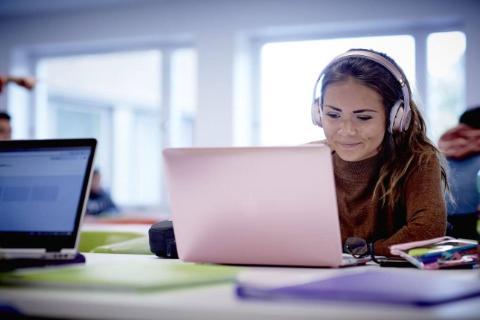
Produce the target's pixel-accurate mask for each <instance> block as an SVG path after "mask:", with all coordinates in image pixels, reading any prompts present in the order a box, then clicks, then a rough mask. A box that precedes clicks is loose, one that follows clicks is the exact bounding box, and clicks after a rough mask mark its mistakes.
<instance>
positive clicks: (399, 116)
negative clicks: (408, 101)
mask: <svg viewBox="0 0 480 320" xmlns="http://www.w3.org/2000/svg"><path fill="white" fill-rule="evenodd" d="M403 117H404V109H403V100H397V102H395V104H394V105H393V107H392V110H391V111H390V127H389V128H388V131H389V132H390V133H395V132H401V131H402V122H403Z"/></svg>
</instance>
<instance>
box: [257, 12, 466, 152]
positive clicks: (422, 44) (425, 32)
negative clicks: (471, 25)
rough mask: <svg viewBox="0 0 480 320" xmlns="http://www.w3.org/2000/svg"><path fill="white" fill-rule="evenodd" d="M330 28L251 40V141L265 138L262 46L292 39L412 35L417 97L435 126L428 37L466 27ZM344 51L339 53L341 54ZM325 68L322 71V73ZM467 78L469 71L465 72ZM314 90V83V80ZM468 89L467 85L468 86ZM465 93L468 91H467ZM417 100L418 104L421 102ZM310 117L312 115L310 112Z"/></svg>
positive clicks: (272, 33)
mask: <svg viewBox="0 0 480 320" xmlns="http://www.w3.org/2000/svg"><path fill="white" fill-rule="evenodd" d="M324 29H326V31H319V30H318V29H315V30H306V31H295V30H293V29H292V30H290V31H289V30H285V29H284V30H282V31H279V32H275V31H268V32H263V33H259V34H257V35H255V36H253V37H251V40H250V55H251V58H250V59H251V65H252V74H251V81H250V88H249V90H250V92H251V115H252V117H251V121H250V128H251V132H252V134H251V141H250V142H251V144H252V145H259V144H260V140H261V139H260V137H261V132H260V130H261V123H260V121H261V107H262V106H261V91H262V88H261V50H262V46H263V45H265V44H268V43H275V42H289V41H292V42H294V41H312V40H329V39H338V38H355V37H375V36H397V35H410V36H412V37H413V39H414V43H415V53H414V56H415V83H416V86H415V89H416V97H415V98H416V99H415V101H418V102H419V108H420V110H421V112H422V114H423V115H424V119H425V122H426V124H427V128H429V127H430V126H432V123H431V120H430V119H429V118H428V114H429V108H430V105H429V103H430V102H429V101H428V91H427V90H428V84H427V82H428V69H427V39H428V36H429V35H430V34H431V33H438V32H451V31H460V32H463V33H465V27H464V25H463V24H462V23H460V22H458V21H432V22H425V23H422V24H410V25H405V24H404V23H399V25H396V26H395V25H393V26H388V25H387V26H385V25H384V24H383V25H380V24H379V23H378V25H376V26H368V25H363V26H358V25H356V26H348V25H346V26H342V27H339V28H338V29H339V30H338V31H334V30H332V29H335V28H324ZM340 53H341V52H339V54H340ZM320 71H321V70H319V71H318V72H319V73H320ZM464 77H466V74H465V75H464ZM312 90H313V83H312ZM465 90H466V88H465ZM464 96H465V94H464ZM418 102H417V103H418ZM307 116H308V115H307Z"/></svg>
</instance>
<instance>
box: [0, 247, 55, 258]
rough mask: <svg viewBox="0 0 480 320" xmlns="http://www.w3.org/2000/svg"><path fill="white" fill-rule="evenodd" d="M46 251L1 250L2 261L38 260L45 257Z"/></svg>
mask: <svg viewBox="0 0 480 320" xmlns="http://www.w3.org/2000/svg"><path fill="white" fill-rule="evenodd" d="M46 252H47V250H45V249H0V259H19V258H25V259H36V258H43V257H45V254H46Z"/></svg>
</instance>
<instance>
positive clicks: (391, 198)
mask: <svg viewBox="0 0 480 320" xmlns="http://www.w3.org/2000/svg"><path fill="white" fill-rule="evenodd" d="M352 50H365V49H352ZM367 51H370V52H373V53H376V54H379V55H381V56H382V57H384V58H385V59H387V60H388V61H390V62H391V63H393V64H394V65H395V66H396V67H397V68H398V69H399V70H400V71H401V72H402V73H403V71H402V69H401V68H400V67H399V66H398V65H397V64H396V62H395V61H394V60H393V59H392V58H390V57H389V56H387V55H386V54H384V53H380V52H376V51H373V50H367ZM323 73H324V76H323V79H322V88H321V90H322V97H323V96H324V93H325V89H326V88H327V87H328V86H329V85H330V84H333V83H336V82H341V81H346V80H348V79H349V78H353V79H355V80H356V81H358V82H360V83H361V84H363V85H365V86H367V87H369V88H371V89H373V90H375V92H377V93H378V94H379V95H380V96H381V97H382V100H383V106H384V107H385V114H386V123H385V128H388V127H389V125H390V123H389V122H390V117H389V115H390V110H391V109H392V107H393V105H394V104H395V102H396V101H398V100H399V99H402V95H403V94H402V90H401V86H400V83H399V81H398V80H397V79H396V78H395V77H394V76H393V74H392V73H391V72H390V71H388V70H387V69H386V68H385V67H383V66H382V65H381V64H379V63H377V62H374V61H372V60H370V59H367V58H363V57H358V56H351V57H347V58H343V59H339V61H338V62H334V63H333V64H330V65H329V66H327V69H326V70H324V72H323ZM405 79H406V78H405ZM407 86H408V90H409V92H411V90H410V85H409V84H408V81H407ZM322 105H323V101H322ZM410 108H411V113H412V119H411V122H410V126H409V127H408V129H407V130H406V131H405V132H394V133H393V134H392V133H390V132H388V130H385V136H384V139H383V142H382V146H381V151H380V153H381V158H382V164H381V166H380V169H379V179H378V180H377V183H376V185H375V188H374V193H373V196H372V201H377V200H380V201H381V203H382V205H383V207H386V208H388V209H390V210H394V208H395V204H396V203H397V202H398V200H399V199H400V198H401V196H402V193H403V190H404V186H405V182H406V180H407V179H408V177H409V176H410V174H411V173H412V172H413V170H414V169H415V168H418V167H420V166H421V165H422V164H424V163H427V162H428V161H430V160H431V159H432V158H436V159H438V161H439V162H440V168H441V178H442V182H443V186H444V189H445V190H446V191H448V182H447V173H446V166H445V160H444V158H443V157H442V155H441V154H440V152H439V151H438V149H437V148H436V147H435V146H434V145H433V144H432V142H431V141H430V140H429V139H428V138H427V134H426V128H425V121H424V120H423V118H422V115H421V114H420V111H419V109H418V107H417V105H416V104H415V102H414V101H413V100H412V99H410Z"/></svg>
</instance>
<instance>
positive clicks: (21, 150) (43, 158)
mask: <svg viewBox="0 0 480 320" xmlns="http://www.w3.org/2000/svg"><path fill="white" fill-rule="evenodd" d="M82 141H83V143H82ZM89 141H90V143H88V142H89ZM91 141H92V140H91V139H83V140H45V141H41V140H39V141H30V142H17V143H15V141H11V142H9V143H6V142H2V143H1V144H0V146H1V148H0V235H2V234H3V236H2V238H3V239H2V241H0V245H2V244H3V245H2V247H4V246H5V245H6V243H5V242H4V241H3V240H6V237H8V238H10V240H14V241H13V242H14V243H17V241H15V240H21V239H23V240H27V239H30V240H34V239H38V240H40V239H47V238H50V239H51V240H52V239H57V240H60V239H63V240H65V239H68V238H71V237H72V236H75V234H76V232H77V230H78V223H79V220H80V216H81V212H82V209H83V205H84V198H85V195H86V189H87V185H88V178H89V176H90V170H91V165H92V160H93V153H94V150H95V146H94V144H93V145H89V144H92V142H91ZM93 141H94V140H93ZM55 142H56V144H55ZM70 240H72V239H70ZM73 240H74V239H73ZM7 242H10V241H7ZM21 242H23V241H21ZM28 242H30V241H28ZM48 242H50V241H48ZM62 242H63V241H62ZM68 242H69V243H71V241H68ZM32 244H33V243H32V242H30V244H29V245H32ZM24 245H25V246H29V245H28V244H27V243H25V244H24ZM24 245H21V246H20V247H24ZM63 245H65V243H63ZM35 247H36V246H35Z"/></svg>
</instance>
